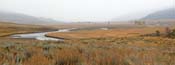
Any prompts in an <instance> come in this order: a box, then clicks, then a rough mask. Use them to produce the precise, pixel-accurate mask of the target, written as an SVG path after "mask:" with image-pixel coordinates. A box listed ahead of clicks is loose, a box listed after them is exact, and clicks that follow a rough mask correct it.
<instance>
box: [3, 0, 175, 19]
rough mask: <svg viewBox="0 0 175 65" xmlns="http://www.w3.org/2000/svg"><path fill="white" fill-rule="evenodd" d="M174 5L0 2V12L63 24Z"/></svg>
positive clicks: (152, 0) (163, 1)
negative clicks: (49, 19) (4, 11)
mask: <svg viewBox="0 0 175 65" xmlns="http://www.w3.org/2000/svg"><path fill="white" fill-rule="evenodd" d="M174 2H175V1H174V0H0V10H7V11H14V12H18V13H24V14H29V15H33V16H38V17H46V18H53V19H56V20H63V21H107V20H111V19H113V18H118V17H120V16H122V17H125V16H124V15H127V14H132V13H139V14H138V15H140V13H142V15H145V14H148V13H151V12H154V11H157V10H160V9H164V8H169V7H173V5H174V4H175V3H174ZM174 6H175V5H174ZM143 13H144V14H143Z"/></svg>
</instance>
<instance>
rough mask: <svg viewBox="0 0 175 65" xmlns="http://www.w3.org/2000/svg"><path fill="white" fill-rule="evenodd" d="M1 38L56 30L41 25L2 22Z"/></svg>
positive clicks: (0, 26) (0, 24)
mask: <svg viewBox="0 0 175 65" xmlns="http://www.w3.org/2000/svg"><path fill="white" fill-rule="evenodd" d="M0 28H1V29H0V37H5V36H8V35H12V34H19V33H31V32H41V31H48V30H55V29H54V28H49V27H46V26H40V25H24V24H15V23H7V22H0Z"/></svg>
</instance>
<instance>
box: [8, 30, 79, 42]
mask: <svg viewBox="0 0 175 65" xmlns="http://www.w3.org/2000/svg"><path fill="white" fill-rule="evenodd" d="M74 29H76V28H71V29H60V30H58V31H51V32H70V31H71V30H74ZM51 32H41V33H28V34H15V35H12V36H11V38H19V39H36V40H49V41H63V39H58V38H51V37H46V36H45V35H46V34H47V33H51Z"/></svg>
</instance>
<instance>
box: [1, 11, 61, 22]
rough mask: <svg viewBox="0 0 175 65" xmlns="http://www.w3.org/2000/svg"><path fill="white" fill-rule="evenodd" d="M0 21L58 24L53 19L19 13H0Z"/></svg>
mask: <svg viewBox="0 0 175 65" xmlns="http://www.w3.org/2000/svg"><path fill="white" fill-rule="evenodd" d="M0 21H10V22H12V23H18V24H55V23H60V22H58V21H56V20H53V19H48V18H40V17H34V16H30V15H26V14H21V13H13V12H5V11H0Z"/></svg>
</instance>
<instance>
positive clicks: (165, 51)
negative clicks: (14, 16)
mask: <svg viewBox="0 0 175 65" xmlns="http://www.w3.org/2000/svg"><path fill="white" fill-rule="evenodd" d="M155 30H160V31H161V32H164V29H163V28H161V27H158V28H157V27H156V28H152V27H148V28H132V29H129V28H128V29H109V30H82V31H74V32H67V33H49V34H48V35H47V36H53V37H62V38H65V41H38V40H32V39H10V38H0V65H175V62H174V60H175V39H171V38H166V37H158V36H142V35H144V34H150V33H155Z"/></svg>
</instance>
